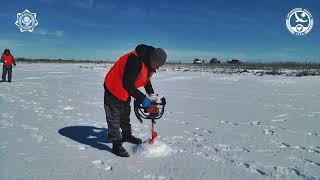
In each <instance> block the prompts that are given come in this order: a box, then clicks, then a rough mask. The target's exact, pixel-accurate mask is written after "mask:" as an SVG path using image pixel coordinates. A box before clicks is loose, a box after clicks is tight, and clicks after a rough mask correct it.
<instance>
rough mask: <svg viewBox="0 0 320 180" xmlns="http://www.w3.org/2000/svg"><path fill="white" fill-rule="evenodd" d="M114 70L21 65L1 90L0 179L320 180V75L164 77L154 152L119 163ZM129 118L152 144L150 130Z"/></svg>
mask: <svg viewBox="0 0 320 180" xmlns="http://www.w3.org/2000/svg"><path fill="white" fill-rule="evenodd" d="M110 67H111V65H109V64H106V65H94V64H18V66H17V67H16V68H15V69H14V70H13V72H14V74H13V82H12V83H11V84H10V83H7V82H2V83H0V179H1V180H12V179H27V180H29V179H32V180H33V179H41V180H46V179H61V180H69V179H77V180H82V179H83V180H87V179H95V180H99V179H101V180H102V179H103V180H105V179H130V180H141V179H170V180H173V179H175V180H182V179H183V180H189V179H190V180H194V179H197V180H198V179H199V180H207V179H210V180H211V179H219V180H229V179H235V180H247V179H254V180H259V179H288V180H296V179H306V180H313V179H319V178H320V139H319V138H320V124H319V123H320V121H319V120H320V109H319V108H320V91H319V90H320V80H319V76H304V77H293V76H272V75H265V74H264V76H256V75H254V74H255V73H250V72H249V73H239V74H237V73H235V74H232V73H231V74H229V73H226V71H225V70H223V69H219V71H220V72H222V73H225V74H219V73H211V72H204V71H202V70H201V69H200V70H199V71H193V70H192V69H191V70H186V69H185V70H183V69H182V68H180V69H174V70H172V69H170V68H167V69H165V70H162V71H158V72H157V73H156V74H155V76H154V77H153V79H152V82H153V87H154V89H155V92H156V93H158V94H159V96H160V97H162V96H164V97H166V99H167V106H166V111H165V114H164V116H163V118H161V119H160V120H158V121H157V124H156V126H155V128H156V131H157V132H158V135H159V136H158V137H157V139H156V143H155V144H153V145H150V144H143V145H142V146H138V147H136V146H135V145H132V144H129V143H124V144H123V145H124V147H125V148H126V149H127V150H128V151H129V152H130V154H131V156H130V158H120V157H117V156H115V155H114V154H112V153H111V152H110V151H111V148H112V144H111V142H110V140H109V139H108V129H107V123H106V120H105V114H104V109H103V86H102V83H103V80H104V76H105V74H106V72H107V71H108V69H109V68H110ZM216 71H217V72H218V70H216ZM234 71H241V70H234ZM288 73H289V72H288ZM130 117H131V123H132V129H133V133H134V134H135V135H136V136H138V137H140V138H142V139H143V141H145V140H148V139H149V138H150V121H144V123H143V124H140V123H139V122H138V121H137V120H136V118H135V116H134V114H133V113H132V114H131V116H130Z"/></svg>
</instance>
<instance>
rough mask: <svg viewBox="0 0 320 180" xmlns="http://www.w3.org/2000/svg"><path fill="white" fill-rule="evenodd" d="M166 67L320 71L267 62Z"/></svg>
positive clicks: (314, 65)
mask: <svg viewBox="0 0 320 180" xmlns="http://www.w3.org/2000/svg"><path fill="white" fill-rule="evenodd" d="M167 65H168V66H177V67H178V66H189V67H202V68H228V69H262V70H278V69H297V70H299V69H320V63H299V62H268V63H253V62H245V63H243V62H242V63H239V64H228V63H219V64H210V63H205V64H192V63H174V62H169V63H167Z"/></svg>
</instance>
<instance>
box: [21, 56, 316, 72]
mask: <svg viewBox="0 0 320 180" xmlns="http://www.w3.org/2000/svg"><path fill="white" fill-rule="evenodd" d="M16 61H17V62H23V63H93V64H105V63H114V62H113V61H106V60H74V59H71V60H66V59H29V58H16ZM166 66H190V67H191V66H197V67H203V68H229V69H239V68H240V69H263V70H278V69H320V63H299V62H270V63H252V62H242V63H239V64H228V63H219V64H210V63H205V64H192V63H182V62H172V61H169V62H167V63H166Z"/></svg>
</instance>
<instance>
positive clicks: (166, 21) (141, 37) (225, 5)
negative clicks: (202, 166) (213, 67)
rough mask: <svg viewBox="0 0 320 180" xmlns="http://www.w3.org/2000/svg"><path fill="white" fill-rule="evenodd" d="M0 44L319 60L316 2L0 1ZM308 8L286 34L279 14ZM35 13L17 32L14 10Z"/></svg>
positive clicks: (70, 51)
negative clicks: (299, 26) (306, 23)
mask: <svg viewBox="0 0 320 180" xmlns="http://www.w3.org/2000/svg"><path fill="white" fill-rule="evenodd" d="M1 4H2V6H1V7H0V21H1V28H0V49H4V48H10V49H11V50H12V53H13V55H15V56H16V57H31V58H63V59H94V60H101V59H103V60H115V59H117V58H118V57H119V56H120V55H121V54H122V53H125V52H127V51H130V50H132V49H134V47H135V46H136V45H137V44H140V43H145V44H149V45H153V46H155V47H162V48H164V49H165V50H166V51H167V53H168V60H170V61H183V62H190V61H191V60H193V59H194V58H196V57H200V58H204V59H206V60H208V59H210V58H212V57H217V58H219V59H222V60H228V59H231V58H238V59H240V60H243V61H251V62H252V61H255V62H267V61H300V62H306V61H307V62H311V61H312V62H320V51H319V49H320V48H319V47H320V46H319V42H320V1H319V0H281V1H276V0H271V1H245V0H243V1H222V0H220V1H214V0H210V1H202V0H198V1H188V0H183V1H182V0H176V1H169V0H162V1H150V0H149V1H148V0H121V1H116V0H115V1H109V0H69V1H63V0H32V1H31V0H29V1H28V0H25V1H21V0H2V1H1ZM298 7H302V8H306V9H308V10H309V11H310V12H311V14H312V16H313V18H314V26H313V29H312V30H311V32H309V34H307V35H306V36H302V37H299V36H295V35H292V34H291V33H290V32H289V31H288V30H287V28H286V24H285V18H286V15H287V14H288V12H289V11H290V10H292V9H293V8H298ZM25 9H29V10H30V11H31V12H35V13H37V19H38V21H39V25H38V26H37V27H35V30H34V31H33V32H32V33H30V32H24V33H21V32H20V30H19V28H18V27H17V26H16V25H15V21H16V14H17V13H18V12H22V11H24V10H25Z"/></svg>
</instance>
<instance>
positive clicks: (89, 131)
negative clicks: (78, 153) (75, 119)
mask: <svg viewBox="0 0 320 180" xmlns="http://www.w3.org/2000/svg"><path fill="white" fill-rule="evenodd" d="M58 132H59V134H61V135H62V136H65V137H68V138H70V139H72V140H74V141H77V142H79V143H82V144H86V145H89V146H91V147H94V148H97V149H99V150H107V151H109V152H111V148H110V147H109V146H107V145H106V144H105V143H111V141H109V139H108V129H106V128H97V127H92V126H68V127H64V128H62V129H60V130H59V131H58Z"/></svg>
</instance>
